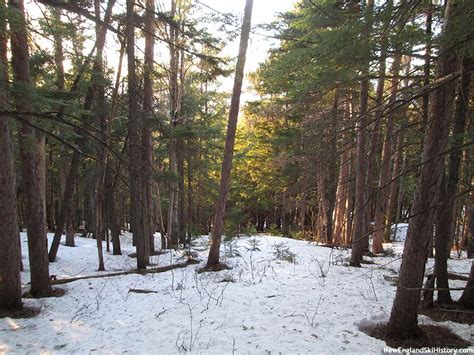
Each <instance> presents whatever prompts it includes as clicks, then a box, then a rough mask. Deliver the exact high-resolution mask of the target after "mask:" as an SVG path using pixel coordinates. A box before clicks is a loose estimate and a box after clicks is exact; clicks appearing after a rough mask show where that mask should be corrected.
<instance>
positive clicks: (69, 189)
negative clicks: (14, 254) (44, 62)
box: [48, 0, 115, 262]
mask: <svg viewBox="0 0 474 355" xmlns="http://www.w3.org/2000/svg"><path fill="white" fill-rule="evenodd" d="M114 4H115V0H110V1H109V2H108V3H107V9H106V11H105V15H104V19H103V21H102V25H101V29H100V32H99V33H98V36H97V39H96V43H95V47H96V48H97V49H100V48H102V49H103V48H104V44H105V39H106V35H107V25H108V24H109V23H110V20H111V16H112V8H113V6H114ZM86 64H87V61H86V62H84V65H83V66H84V67H85V65H86ZM82 74H83V73H82V72H80V73H79V74H78V76H77V77H76V79H75V81H74V83H73V85H72V88H71V93H75V92H76V91H77V90H78V88H79V81H80V79H81V78H82ZM94 78H96V76H94ZM96 89H97V83H95V82H93V83H92V85H91V86H90V87H89V89H88V90H87V94H86V97H85V100H84V104H83V110H84V111H85V112H88V111H90V110H91V108H92V104H93V101H94V98H95V96H96ZM64 108H65V107H64V106H62V107H60V110H59V114H58V116H62V114H63V111H64ZM86 118H87V113H85V114H83V115H82V117H81V119H82V120H85V119H86ZM81 133H82V132H81V131H80V129H78V130H77V131H76V134H78V137H80V135H81ZM80 141H81V139H80V138H77V139H76V143H77V145H80V143H81V142H80ZM80 162H81V156H80V152H79V151H78V150H77V149H76V150H74V152H73V154H72V158H71V164H70V166H69V172H68V176H67V179H66V183H65V187H64V195H63V196H62V198H61V211H60V213H59V217H58V220H57V221H56V231H55V233H54V238H53V242H52V243H51V247H50V249H49V254H48V258H49V261H50V262H53V261H55V260H56V256H57V253H58V250H59V245H60V243H61V236H62V233H63V229H64V225H65V224H66V222H68V223H70V224H72V215H71V214H72V211H73V194H74V189H75V187H76V177H77V175H78V171H79V167H80ZM68 219H69V220H68ZM66 226H67V225H66Z"/></svg>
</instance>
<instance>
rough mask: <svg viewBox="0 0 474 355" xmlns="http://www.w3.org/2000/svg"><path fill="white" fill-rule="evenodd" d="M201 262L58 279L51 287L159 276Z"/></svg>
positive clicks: (194, 261) (189, 260)
mask: <svg viewBox="0 0 474 355" xmlns="http://www.w3.org/2000/svg"><path fill="white" fill-rule="evenodd" d="M199 263H200V261H199V260H196V259H188V260H187V261H186V262H184V263H178V264H172V265H166V266H160V267H156V268H152V269H144V270H128V271H117V272H110V273H107V274H99V275H89V276H78V277H68V278H65V279H57V280H51V285H63V284H67V283H70V282H74V281H79V280H90V279H100V278H103V277H115V276H123V275H132V274H140V275H147V274H159V273H162V272H167V271H171V270H174V269H181V268H185V267H187V266H189V265H195V264H199Z"/></svg>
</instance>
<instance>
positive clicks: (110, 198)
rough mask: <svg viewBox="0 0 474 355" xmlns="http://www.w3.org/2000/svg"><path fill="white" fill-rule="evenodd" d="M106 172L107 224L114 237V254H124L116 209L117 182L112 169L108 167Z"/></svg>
mask: <svg viewBox="0 0 474 355" xmlns="http://www.w3.org/2000/svg"><path fill="white" fill-rule="evenodd" d="M106 169H107V170H106V173H105V203H106V211H107V224H108V225H109V228H110V233H111V239H112V249H113V250H112V254H113V255H122V250H121V247H120V226H119V223H118V220H117V211H116V209H115V197H114V195H115V184H114V181H113V180H114V179H113V175H112V174H113V172H112V169H110V168H106Z"/></svg>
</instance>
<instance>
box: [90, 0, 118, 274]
mask: <svg viewBox="0 0 474 355" xmlns="http://www.w3.org/2000/svg"><path fill="white" fill-rule="evenodd" d="M114 3H115V0H109V4H108V6H107V8H112V6H113V4H114ZM94 5H95V15H96V17H97V18H99V19H100V18H101V16H100V12H101V7H100V0H95V1H94ZM106 15H107V13H106ZM101 35H102V26H101V25H100V24H99V23H97V24H96V36H97V38H99V37H100V36H101ZM99 45H100V46H98V47H97V52H96V56H95V60H94V65H93V68H92V82H93V85H94V86H95V87H94V92H95V94H96V98H95V105H94V106H95V107H94V112H95V116H96V121H97V127H98V128H99V138H100V141H101V142H100V143H99V144H98V146H97V158H98V159H97V163H96V170H95V176H94V187H95V194H94V207H95V208H94V235H95V239H96V242H97V255H98V260H99V267H98V270H99V271H104V270H105V265H104V253H103V250H102V249H103V247H102V242H103V240H104V237H105V233H106V229H105V218H104V217H105V170H106V165H107V155H108V152H107V147H106V145H105V144H106V143H107V113H106V112H105V87H104V81H105V78H104V68H103V51H104V46H105V39H104V40H103V41H102V40H101V41H100V43H99Z"/></svg>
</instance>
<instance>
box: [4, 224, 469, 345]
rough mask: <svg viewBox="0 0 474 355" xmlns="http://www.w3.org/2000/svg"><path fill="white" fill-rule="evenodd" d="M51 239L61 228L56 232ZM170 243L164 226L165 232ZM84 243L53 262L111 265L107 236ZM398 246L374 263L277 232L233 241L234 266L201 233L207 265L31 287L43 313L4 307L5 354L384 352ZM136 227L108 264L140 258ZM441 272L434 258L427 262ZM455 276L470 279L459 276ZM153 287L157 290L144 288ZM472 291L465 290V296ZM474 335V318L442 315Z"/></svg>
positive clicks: (198, 245) (453, 264)
mask: <svg viewBox="0 0 474 355" xmlns="http://www.w3.org/2000/svg"><path fill="white" fill-rule="evenodd" d="M49 238H50V241H51V238H52V236H49ZM156 240H157V243H159V241H158V240H159V238H156ZM76 245H77V247H75V248H69V247H65V246H64V245H61V247H60V249H59V254H58V260H57V262H55V263H52V264H51V266H50V272H51V274H54V275H56V277H57V278H58V279H61V278H66V277H74V276H80V275H95V274H99V272H97V271H96V269H97V252H96V241H95V240H93V239H86V238H80V237H77V238H76ZM22 247H23V253H24V256H23V263H24V266H25V272H24V273H22V277H23V280H22V281H23V283H24V284H25V291H26V289H27V287H26V284H27V282H28V281H29V280H28V277H29V276H28V275H29V273H28V258H27V252H28V250H27V243H26V236H25V235H24V233H22ZM385 248H387V249H390V250H391V251H392V253H391V255H390V256H385V257H378V258H374V259H371V258H367V259H368V260H372V261H373V262H374V263H373V264H364V265H363V267H362V268H352V267H348V266H347V264H348V257H349V255H350V254H349V253H350V251H349V250H343V249H331V248H327V247H323V246H318V245H316V244H314V243H308V242H305V241H297V240H292V239H286V238H279V237H271V236H256V237H246V238H239V239H236V240H234V241H233V242H231V243H224V245H223V247H222V255H223V259H224V261H225V262H226V263H227V264H228V265H230V266H231V267H232V269H230V270H225V271H221V272H218V273H212V272H211V273H198V272H197V270H198V269H199V268H200V267H202V266H203V264H204V262H205V259H206V252H207V249H208V238H207V237H202V238H199V239H197V240H196V241H195V243H194V247H193V251H195V252H196V253H197V254H198V255H199V258H200V259H202V263H201V265H190V266H188V267H186V268H181V269H176V270H172V271H169V272H165V273H159V274H147V275H138V274H130V275H123V276H118V277H105V278H97V279H89V280H80V281H75V282H71V283H68V284H64V285H61V286H56V287H57V288H61V289H63V290H64V291H65V294H64V295H63V296H62V297H58V298H47V299H25V300H24V304H25V306H27V307H34V308H39V309H40V313H39V315H37V316H36V317H33V318H24V319H14V318H2V319H0V354H3V353H21V354H23V353H35V354H37V353H40V352H48V353H53V354H55V353H76V352H77V353H98V354H116V353H133V354H148V353H154V354H173V353H179V352H192V353H202V354H231V353H252V354H253V353H283V354H286V353H325V354H327V353H334V354H339V353H348V354H358V353H365V354H368V353H374V354H380V353H381V352H382V351H383V349H384V348H387V345H386V344H385V342H383V341H381V340H378V339H375V338H372V337H370V336H368V335H366V334H365V333H364V332H362V331H361V330H360V328H363V327H365V326H367V325H368V324H374V323H383V322H384V321H386V320H387V319H388V315H389V312H390V308H391V305H392V301H393V298H394V295H395V289H396V287H395V286H394V281H395V280H396V276H397V275H398V269H399V266H400V254H401V251H402V248H403V244H402V243H394V244H386V245H385ZM133 249H134V248H133V247H132V245H131V241H130V236H129V235H126V236H123V237H122V250H123V254H124V255H122V256H113V255H111V254H109V253H105V267H106V270H107V271H106V272H113V271H122V270H132V269H133V268H134V267H135V265H136V260H135V259H133V258H131V257H129V256H128V254H130V253H132V252H133ZM180 257H182V255H181V254H180V253H175V252H168V253H166V254H162V255H157V256H153V257H152V262H153V263H154V264H157V265H159V266H163V265H168V264H170V263H177V262H180V261H184V260H185V258H184V259H182V260H179V259H180ZM470 263H471V261H470V260H467V259H465V256H464V255H462V256H461V257H460V258H458V256H457V255H454V254H453V259H452V260H450V261H449V269H450V270H449V271H450V272H452V273H457V274H462V275H466V276H467V275H468V272H469V269H470ZM430 272H432V261H430V264H429V267H428V268H427V273H430ZM450 285H451V287H463V286H464V285H465V281H461V280H451V281H450ZM144 290H147V291H153V292H151V293H142V292H143V291H144ZM459 296H460V292H458V291H456V292H453V298H454V299H457V298H458V297H459ZM419 321H420V323H421V324H425V325H433V324H438V325H443V326H445V327H447V328H449V329H450V330H452V331H453V332H454V333H455V334H457V335H458V336H460V337H461V338H463V339H465V340H467V341H469V342H471V343H472V342H474V331H473V329H472V326H470V325H468V324H460V323H454V322H451V321H447V322H435V321H433V320H431V318H429V317H427V316H424V315H420V316H419Z"/></svg>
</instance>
